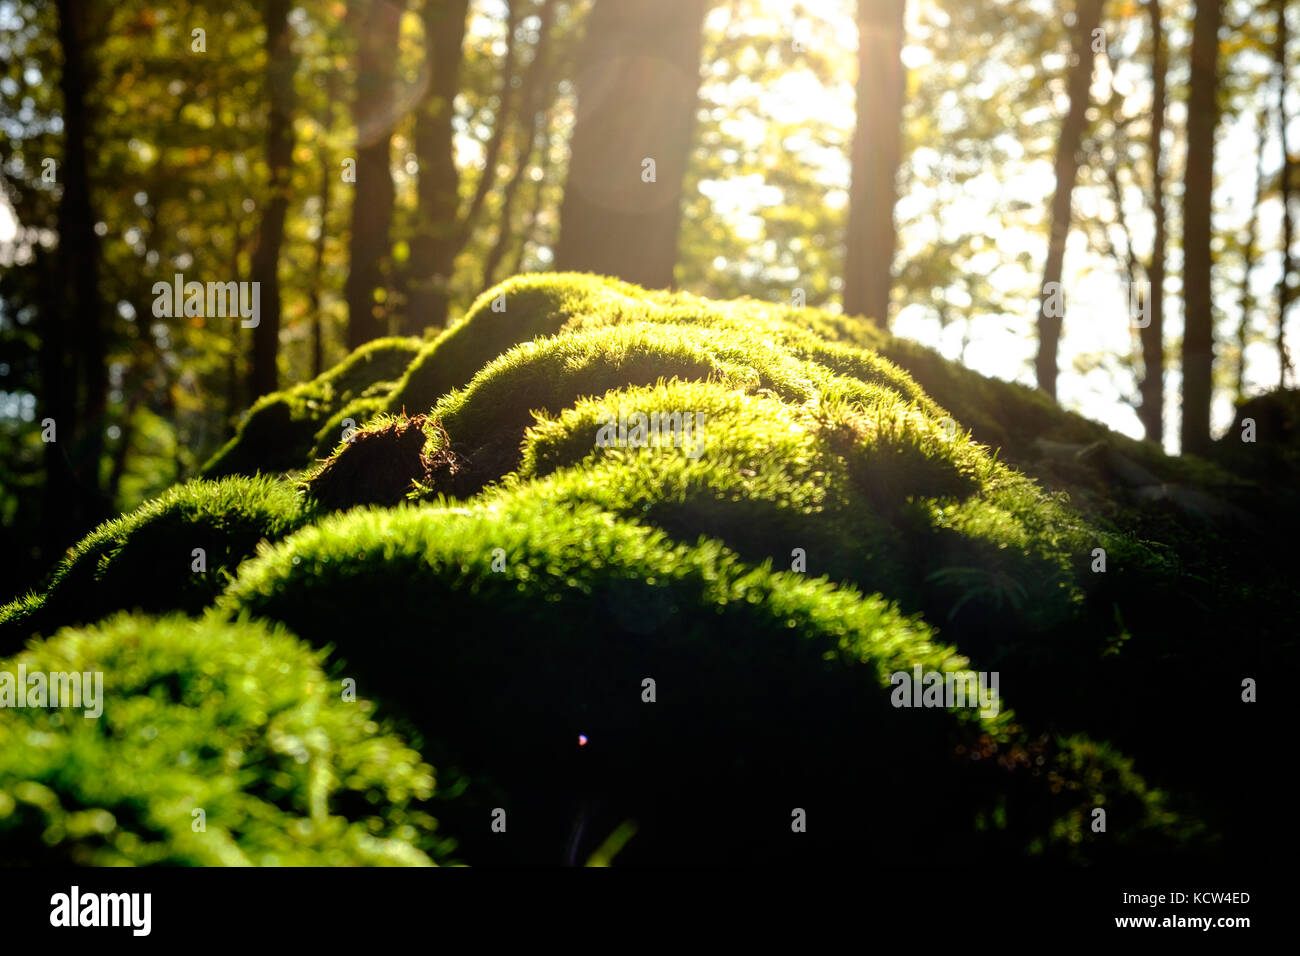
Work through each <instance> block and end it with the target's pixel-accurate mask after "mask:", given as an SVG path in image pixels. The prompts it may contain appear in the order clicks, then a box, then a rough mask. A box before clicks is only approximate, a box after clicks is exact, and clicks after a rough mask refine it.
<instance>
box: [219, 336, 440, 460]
mask: <svg viewBox="0 0 1300 956" xmlns="http://www.w3.org/2000/svg"><path fill="white" fill-rule="evenodd" d="M419 349H420V342H419V340H418V339H408V338H384V339H376V340H375V341H373V342H368V343H367V344H366V345H364V346H362V347H361V348H359V349H357V350H356V351H355V352H353V353H352V354H351V355H349V356H348V357H347V358H346V359H344V360H343V361H342V362H340V363H339V364H338V365H336V366H334V368H332V369H330V370H329V371H327V372H325V373H323V374H322V375H321V376H320V377H319V378H315V379H312V380H311V381H310V382H304V383H303V384H301V385H295V386H294V387H292V388H289V389H286V390H284V391H282V392H275V393H274V394H271V395H266V396H264V397H263V398H261V399H259V400H258V401H257V403H256V404H254V405H253V407H252V408H251V409H249V412H248V414H247V415H246V416H245V418H244V420H243V421H242V422H241V423H240V426H239V430H238V431H237V432H236V434H235V437H234V438H232V439H231V440H230V441H229V442H227V443H226V445H225V446H224V447H223V448H222V449H221V450H220V451H218V452H217V453H216V455H214V456H213V457H212V459H211V460H210V461H208V463H207V464H206V465H204V466H203V469H202V472H201V474H202V475H203V476H204V477H206V478H221V477H225V476H228V475H254V474H258V473H259V472H260V473H262V474H277V473H280V472H285V471H293V470H296V469H301V468H304V467H306V464H307V461H306V459H307V458H308V456H309V454H310V453H311V450H312V448H313V447H314V446H315V444H316V435H317V433H318V432H319V431H320V430H321V428H322V426H324V425H325V424H326V423H327V422H328V421H330V420H331V419H332V417H333V416H334V415H335V414H336V413H337V412H338V411H339V410H340V409H341V408H342V407H344V406H346V405H348V404H350V403H351V402H353V401H354V400H360V399H362V398H363V397H365V398H369V399H371V400H373V401H376V402H377V401H378V400H379V399H381V398H382V397H384V396H387V394H388V393H389V392H390V391H391V389H392V387H393V385H392V383H393V381H394V380H396V379H398V378H399V377H400V376H402V375H403V374H404V372H405V370H406V367H407V366H408V365H409V364H410V362H411V360H412V359H413V358H414V357H415V356H416V355H417V353H418V352H419Z"/></svg>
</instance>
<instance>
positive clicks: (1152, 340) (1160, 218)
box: [1137, 0, 1169, 445]
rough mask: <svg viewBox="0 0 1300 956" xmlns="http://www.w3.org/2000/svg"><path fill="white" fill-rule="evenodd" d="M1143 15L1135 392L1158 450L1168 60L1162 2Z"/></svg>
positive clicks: (1162, 372) (1162, 429) (1162, 376)
mask: <svg viewBox="0 0 1300 956" xmlns="http://www.w3.org/2000/svg"><path fill="white" fill-rule="evenodd" d="M1147 15H1148V16H1149V17H1150V20H1151V107H1152V116H1151V140H1150V145H1149V147H1148V151H1149V152H1150V161H1151V212H1152V214H1153V216H1154V218H1155V237H1154V239H1153V240H1152V242H1151V264H1150V265H1149V266H1148V267H1147V278H1148V279H1149V280H1150V282H1151V299H1150V303H1149V307H1150V310H1151V313H1150V322H1149V324H1148V325H1147V327H1146V328H1139V329H1138V341H1139V342H1141V344H1142V381H1141V382H1140V383H1139V385H1138V393H1139V394H1140V395H1141V397H1142V399H1141V401H1142V404H1141V405H1140V406H1139V407H1138V410H1137V413H1138V420H1139V421H1141V422H1142V430H1143V432H1144V433H1145V435H1146V438H1147V440H1148V441H1153V442H1155V443H1156V444H1157V445H1160V444H1162V443H1163V442H1164V436H1165V416H1164V409H1165V345H1164V342H1165V248H1166V246H1167V245H1168V233H1167V221H1166V211H1165V168H1164V146H1163V144H1162V143H1161V138H1162V136H1163V134H1164V129H1165V108H1166V102H1165V101H1166V98H1167V94H1166V92H1165V90H1166V83H1167V80H1168V71H1169V57H1168V52H1167V50H1166V48H1165V39H1164V29H1163V24H1162V23H1161V19H1162V18H1161V12H1160V0H1148V2H1147Z"/></svg>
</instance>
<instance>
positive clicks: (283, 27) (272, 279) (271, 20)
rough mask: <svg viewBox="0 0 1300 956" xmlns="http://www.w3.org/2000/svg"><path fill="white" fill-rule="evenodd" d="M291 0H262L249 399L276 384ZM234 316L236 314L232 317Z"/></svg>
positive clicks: (289, 133)
mask: <svg viewBox="0 0 1300 956" xmlns="http://www.w3.org/2000/svg"><path fill="white" fill-rule="evenodd" d="M291 6H292V4H291V2H290V0H264V3H263V5H262V17H263V20H264V21H265V24H266V91H267V100H268V101H269V103H270V115H269V117H268V119H267V123H266V165H267V169H268V171H269V173H270V181H269V184H268V193H269V199H268V201H267V204H266V209H265V211H264V212H263V214H262V225H261V228H260V229H259V230H258V234H257V243H256V245H255V246H254V248H253V255H252V260H251V265H250V275H251V281H253V282H257V283H260V289H259V295H260V298H259V300H258V301H259V304H260V314H259V315H258V324H257V325H256V326H254V327H253V368H252V377H251V379H250V385H251V389H250V391H251V393H252V397H253V398H254V399H257V398H259V397H261V396H262V395H265V394H267V393H268V392H274V391H275V390H276V388H277V387H278V385H279V377H278V375H277V373H276V359H277V358H278V356H279V352H280V247H281V246H282V245H283V244H284V220H285V216H286V215H287V214H288V212H289V194H290V189H291V183H290V177H291V175H292V164H293V110H294V93H293V76H294V73H295V72H297V68H298V61H297V58H296V57H294V55H293V47H292V42H291V41H292V39H293V33H292V31H291V30H290V29H289V19H288V17H289V8H290V7H291ZM236 321H237V322H238V321H240V320H236Z"/></svg>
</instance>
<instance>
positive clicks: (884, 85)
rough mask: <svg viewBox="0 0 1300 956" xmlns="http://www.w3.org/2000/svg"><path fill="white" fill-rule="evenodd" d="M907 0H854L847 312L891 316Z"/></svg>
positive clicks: (879, 318)
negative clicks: (855, 47) (854, 86)
mask: <svg viewBox="0 0 1300 956" xmlns="http://www.w3.org/2000/svg"><path fill="white" fill-rule="evenodd" d="M906 6H907V4H906V0H858V88H857V111H858V122H857V128H856V129H855V131H854V133H853V164H852V169H853V173H852V176H853V182H852V186H851V187H850V192H849V230H848V242H847V248H846V250H845V257H844V259H845V261H844V311H845V312H847V313H848V314H849V315H867V316H870V317H872V318H873V319H875V320H876V321H877V322H878V323H879V324H880V325H881V326H882V327H884V326H887V325H888V323H889V289H890V285H891V281H892V278H893V264H894V204H895V202H896V201H897V199H898V195H897V184H896V177H897V173H898V163H899V161H900V159H901V157H902V130H903V117H902V113H903V85H904V81H905V77H906V72H905V70H904V69H903V61H902V59H901V58H900V57H901V54H902V50H903V15H904V10H905V8H906Z"/></svg>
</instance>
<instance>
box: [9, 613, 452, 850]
mask: <svg viewBox="0 0 1300 956" xmlns="http://www.w3.org/2000/svg"><path fill="white" fill-rule="evenodd" d="M323 660H324V655H323V653H322V652H320V651H313V650H312V649H311V648H309V647H307V646H306V645H305V644H303V643H302V642H301V641H299V640H297V639H296V638H294V637H293V636H292V635H291V634H289V633H287V632H286V631H285V630H283V629H282V628H276V627H267V626H265V625H263V624H259V623H255V622H249V621H241V622H236V623H220V622H217V621H215V620H204V621H192V620H189V619H186V618H182V617H174V616H173V617H164V618H161V619H157V620H155V619H150V618H145V617H139V616H136V617H131V616H126V615H120V616H117V617H114V618H112V619H110V620H108V621H106V622H105V623H103V624H102V625H100V626H96V627H90V628H84V629H75V630H73V629H69V630H64V631H60V632H59V633H58V634H57V635H55V636H54V637H52V638H51V639H49V640H47V641H44V642H43V643H41V644H40V645H38V646H37V647H35V648H33V649H32V650H30V651H28V652H26V653H23V654H21V655H19V656H18V657H16V658H11V659H10V660H7V661H4V662H3V663H2V664H0V671H4V672H10V673H14V672H17V671H18V669H19V668H24V669H25V672H26V673H28V674H33V673H37V672H41V673H49V672H55V673H60V672H62V673H76V674H79V675H82V674H85V675H91V676H92V678H93V680H102V696H101V697H100V698H99V699H98V701H97V702H96V704H97V707H98V709H99V710H100V711H101V713H100V714H99V715H98V716H95V717H87V716H85V707H84V706H83V707H82V709H76V708H69V707H58V708H52V707H37V706H27V707H24V708H17V707H6V708H3V709H0V865H4V866H50V865H68V864H72V865H78V866H132V865H134V866H140V865H167V866H250V865H251V866H356V865H398V866H428V865H430V864H431V863H434V862H435V861H436V862H446V861H447V860H448V859H449V854H450V853H451V852H452V851H453V849H454V844H453V843H452V842H451V841H449V840H448V839H446V838H445V837H442V836H440V835H439V834H438V833H437V832H436V828H437V824H436V822H435V820H434V819H433V817H432V816H430V814H429V803H428V801H429V800H430V798H431V797H432V796H433V793H434V786H435V778H434V771H433V768H432V767H430V766H429V765H428V764H427V763H425V762H424V760H423V759H422V758H421V756H420V754H419V753H418V752H417V751H416V750H414V749H413V748H412V747H411V746H410V745H409V744H407V743H406V742H404V741H403V740H402V739H401V738H400V737H398V736H396V735H395V734H394V733H392V732H391V731H390V730H389V729H388V728H387V727H385V726H383V725H381V724H379V723H377V722H376V720H375V717H374V706H373V705H372V704H371V703H369V702H368V701H366V700H364V699H359V700H346V699H344V696H343V694H342V693H341V692H340V687H341V686H342V685H341V682H340V681H337V680H330V679H329V678H327V676H326V674H325V672H324V671H323V670H322V663H323ZM93 680H92V681H89V682H88V683H87V685H86V688H87V689H88V690H89V688H90V685H91V683H93ZM82 703H83V705H84V704H85V703H86V701H84V700H83V701H82Z"/></svg>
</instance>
